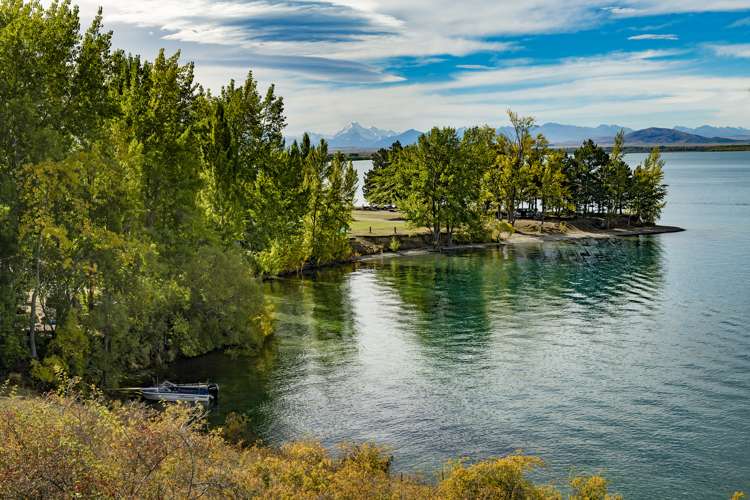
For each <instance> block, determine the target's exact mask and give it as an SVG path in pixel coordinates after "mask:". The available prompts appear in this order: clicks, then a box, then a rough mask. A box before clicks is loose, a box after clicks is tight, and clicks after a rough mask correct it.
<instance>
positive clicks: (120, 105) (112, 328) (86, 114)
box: [0, 0, 357, 386]
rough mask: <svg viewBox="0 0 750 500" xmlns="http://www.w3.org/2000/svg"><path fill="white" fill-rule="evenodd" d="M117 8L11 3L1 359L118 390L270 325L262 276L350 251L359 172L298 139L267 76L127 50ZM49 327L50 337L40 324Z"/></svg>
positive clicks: (4, 37) (2, 112)
mask: <svg viewBox="0 0 750 500" xmlns="http://www.w3.org/2000/svg"><path fill="white" fill-rule="evenodd" d="M111 37H112V34H111V33H104V32H102V17H101V12H100V13H99V15H97V16H96V17H95V18H94V20H93V22H92V23H91V25H90V27H89V28H88V29H87V30H85V31H84V32H83V33H81V30H80V21H79V17H78V10H77V8H75V7H72V6H71V4H70V2H68V1H62V2H53V3H52V4H49V6H47V7H45V6H43V5H42V4H41V3H39V2H35V1H32V2H24V1H19V0H0V65H2V67H3V71H2V72H1V73H0V102H2V103H3V105H2V106H0V123H3V127H1V128H0V222H1V223H2V224H0V268H1V269H0V271H1V272H0V372H8V371H11V370H27V371H31V372H32V373H33V375H34V376H35V377H36V378H37V379H38V380H40V381H42V382H45V383H46V382H50V381H51V380H52V378H53V373H54V369H55V368H56V367H60V368H64V369H65V370H68V371H69V372H71V373H74V374H77V375H82V376H84V377H86V378H87V379H89V380H93V381H96V382H98V383H100V384H103V385H105V386H113V385H117V384H118V383H119V382H120V380H121V379H122V378H123V377H124V376H125V375H126V374H130V375H138V374H140V373H143V372H146V371H148V370H150V369H152V368H154V367H157V366H159V365H161V364H163V363H166V362H169V361H171V360H173V359H175V358H176V357H178V356H195V355H199V354H202V353H205V352H208V351H210V350H213V349H218V348H225V347H231V348H235V349H253V348H255V347H257V346H258V345H260V344H261V343H262V342H263V340H264V338H265V337H266V336H267V335H268V334H269V329H270V328H269V325H270V318H269V309H268V307H267V305H266V304H265V303H264V301H263V298H262V291H261V287H260V282H259V279H258V278H259V276H258V275H259V274H262V275H265V274H278V273H282V272H286V271H294V270H299V269H301V268H302V267H303V266H304V265H305V264H306V263H308V262H313V263H326V262H331V261H336V260H340V259H343V258H346V257H348V255H349V252H350V248H349V244H348V237H347V231H348V228H349V224H350V221H351V210H352V205H353V198H354V191H355V188H356V182H357V178H356V172H355V171H354V169H353V167H352V165H351V162H347V161H345V160H344V159H343V157H334V158H333V160H330V158H329V157H328V151H327V146H326V145H325V144H324V143H323V144H320V145H319V146H317V147H312V146H311V145H310V144H309V139H306V141H303V144H301V145H297V144H293V145H292V146H291V147H289V148H287V147H286V145H285V144H284V140H283V129H284V126H285V117H284V106H283V101H282V99H281V98H280V97H278V96H277V95H276V94H275V90H274V87H273V86H271V87H270V88H269V89H267V90H266V91H265V92H264V93H261V92H260V91H259V90H258V85H257V82H256V81H255V79H254V78H253V75H252V73H248V76H247V78H246V80H245V81H244V83H243V84H242V85H236V84H235V82H234V81H230V82H229V84H228V85H227V86H225V87H224V88H223V89H222V90H221V92H220V93H219V94H218V95H216V96H214V95H211V94H210V93H208V92H205V91H204V90H203V89H201V88H200V87H199V86H198V85H196V83H195V81H194V78H193V75H194V68H193V65H192V64H191V63H188V64H184V63H182V62H180V54H179V52H178V53H176V54H173V55H168V54H166V53H165V52H164V51H160V52H159V54H158V55H157V56H156V58H155V59H154V60H153V61H146V60H142V59H141V58H140V57H138V56H133V55H126V54H124V53H123V52H121V51H112V50H111V47H110V41H111ZM42 331H44V332H46V333H45V335H42V336H40V335H38V332H42Z"/></svg>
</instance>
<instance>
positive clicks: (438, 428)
mask: <svg viewBox="0 0 750 500" xmlns="http://www.w3.org/2000/svg"><path fill="white" fill-rule="evenodd" d="M664 157H665V159H666V161H667V168H666V181H667V184H669V186H670V194H669V200H668V205H667V208H666V211H665V213H664V217H663V221H664V223H665V224H672V225H678V226H682V227H685V228H686V229H687V231H686V232H684V233H677V234H670V235H664V236H660V237H651V238H640V239H637V238H636V239H618V240H612V241H588V242H577V243H560V244H548V245H543V246H541V245H526V246H515V247H507V248H502V249H498V250H494V251H486V252H464V253H459V254H452V255H435V254H430V255H423V256H415V257H408V258H397V259H385V260H383V261H382V262H372V263H367V264H362V265H359V266H357V267H342V268H338V269H330V270H326V271H323V272H320V273H318V274H317V275H315V276H311V277H308V278H305V279H296V278H295V279H285V280H277V281H274V282H271V283H268V285H267V293H268V295H269V297H270V298H272V299H273V300H274V302H275V303H276V309H277V311H278V325H277V326H278V329H277V336H276V338H275V339H274V341H273V342H271V343H270V344H269V346H268V348H267V349H266V350H265V351H264V352H263V353H262V354H261V355H259V356H257V357H253V358H238V359H231V358H228V357H226V356H223V355H220V354H216V355H211V356H206V357H203V358H200V359H194V360H188V361H186V362H184V363H182V364H180V365H179V366H176V367H175V368H174V373H172V374H170V376H172V377H176V378H178V379H180V380H185V381H190V380H196V379H211V380H214V381H217V382H219V383H220V384H221V385H222V392H221V402H220V406H219V408H218V412H217V413H216V414H215V415H214V418H216V420H217V421H220V420H221V418H222V414H223V413H225V412H227V411H232V410H235V411H237V410H239V411H245V412H248V413H249V414H250V415H251V416H252V418H253V421H254V422H255V425H256V427H257V430H258V432H259V433H260V434H261V435H262V436H263V437H264V439H265V440H267V441H268V442H271V443H279V442H282V441H285V440H289V439H299V438H301V437H315V438H318V439H321V440H322V441H323V442H324V443H325V444H327V445H334V444H336V443H338V442H341V441H346V440H354V441H363V440H367V441H375V442H378V443H380V444H384V445H389V446H391V447H392V449H393V452H394V455H395V457H396V461H395V467H396V468H397V469H402V470H409V471H414V470H420V469H421V470H423V471H428V472H429V471H434V470H435V469H436V468H438V467H440V465H441V464H442V463H443V462H444V461H445V460H447V459H448V458H455V457H457V456H459V455H466V456H469V457H472V458H476V459H481V458H487V457H491V456H496V455H499V454H503V453H507V452H510V451H513V450H516V449H523V450H525V451H526V452H529V453H534V454H537V455H540V456H542V457H543V458H544V459H545V460H546V461H547V463H548V465H549V468H548V470H547V471H546V474H547V477H555V478H565V477H567V475H568V473H569V472H570V469H569V467H570V466H573V465H575V466H578V467H580V468H582V469H584V470H589V471H590V470H592V469H597V468H603V469H604V473H605V474H606V475H607V477H608V478H609V479H611V480H612V482H613V484H614V487H615V489H617V490H618V491H620V492H621V493H624V494H625V495H626V496H627V497H628V498H675V497H684V498H728V497H729V496H730V494H731V492H732V491H734V490H735V489H743V490H745V491H748V490H750V455H749V454H748V443H750V424H748V414H750V328H749V327H748V325H750V266H748V265H747V262H748V261H749V260H750V204H748V200H750V153H747V152H740V153H667V154H665V155H664ZM640 159H642V156H636V155H628V157H627V158H626V160H627V161H629V162H631V163H637V162H638V161H640Z"/></svg>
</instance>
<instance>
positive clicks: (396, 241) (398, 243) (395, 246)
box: [388, 236, 401, 252]
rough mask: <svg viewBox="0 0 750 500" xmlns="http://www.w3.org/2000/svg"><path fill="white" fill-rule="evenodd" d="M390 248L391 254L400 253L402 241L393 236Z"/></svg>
mask: <svg viewBox="0 0 750 500" xmlns="http://www.w3.org/2000/svg"><path fill="white" fill-rule="evenodd" d="M388 248H390V250H391V252H398V251H399V249H400V248H401V241H400V240H399V239H398V238H397V237H395V236H391V242H390V243H389V244H388Z"/></svg>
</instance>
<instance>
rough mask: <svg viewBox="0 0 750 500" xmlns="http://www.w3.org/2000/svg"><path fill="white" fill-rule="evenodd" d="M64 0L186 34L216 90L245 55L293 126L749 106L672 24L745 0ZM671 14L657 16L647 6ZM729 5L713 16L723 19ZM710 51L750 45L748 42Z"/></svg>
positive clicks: (628, 116) (149, 49)
mask: <svg viewBox="0 0 750 500" xmlns="http://www.w3.org/2000/svg"><path fill="white" fill-rule="evenodd" d="M42 1H43V2H44V3H46V4H49V3H50V2H51V1H52V0H42ZM73 1H74V2H75V3H78V4H80V6H81V12H82V13H83V14H84V17H85V16H86V15H88V16H92V15H93V13H94V12H96V8H97V7H98V5H99V4H103V7H104V16H105V23H106V24H107V26H108V27H114V28H115V45H116V46H119V47H123V48H125V49H126V50H133V51H136V52H142V53H145V54H146V55H153V53H154V52H155V50H156V49H157V48H158V47H160V46H166V47H167V48H168V49H169V50H175V49H176V48H178V47H179V48H182V49H183V55H184V57H185V58H186V59H189V60H194V61H196V63H197V64H196V76H197V79H198V80H199V81H200V82H201V83H202V84H204V85H205V86H207V87H210V88H212V89H214V90H216V89H218V87H219V86H220V85H222V84H224V83H226V82H227V81H228V79H229V78H235V79H241V78H243V77H244V75H245V73H246V72H247V69H248V68H253V71H254V74H255V75H256V77H257V78H258V79H259V80H260V81H261V83H262V84H264V85H265V84H268V83H272V82H275V83H277V87H278V91H279V93H280V94H281V95H283V96H285V103H286V106H287V112H288V116H289V123H290V124H291V127H290V132H291V133H296V132H299V131H301V130H327V129H328V130H333V129H336V128H338V127H340V125H341V124H342V123H347V122H349V121H351V120H360V121H362V122H365V123H372V124H377V125H378V126H385V127H391V128H397V129H402V128H406V127H411V126H413V127H416V128H423V127H427V126H431V125H433V124H434V123H442V124H449V125H465V124H467V122H485V121H486V122H490V123H495V122H497V121H498V120H499V119H500V117H501V116H503V115H504V110H505V108H507V107H508V106H512V107H514V108H518V111H519V112H523V113H530V114H535V115H537V117H538V118H539V119H540V120H557V121H561V120H564V121H568V122H571V121H572V122H575V121H579V122H583V123H586V122H589V123H591V122H598V121H599V120H602V119H606V120H612V121H616V120H619V121H622V122H623V124H624V125H629V126H639V125H651V124H656V123H657V122H659V121H660V120H661V122H662V123H664V124H669V123H672V122H674V121H676V119H675V116H674V115H675V113H686V114H690V116H694V117H695V120H696V121H722V120H721V119H725V120H723V121H735V122H737V123H741V121H743V120H745V121H746V117H745V114H746V113H744V112H743V110H747V109H748V106H749V105H750V103H749V102H748V100H749V99H750V95H749V94H750V93H748V92H747V83H746V82H747V76H748V75H747V74H745V75H738V76H737V77H736V78H730V77H729V76H725V75H720V74H719V70H717V69H716V67H715V65H714V66H711V67H708V66H707V65H704V66H701V64H698V63H697V62H696V60H697V58H699V57H700V55H701V52H700V51H697V52H696V51H692V52H691V55H689V56H688V55H686V54H685V53H684V51H683V52H679V49H680V47H681V45H680V44H681V43H682V42H681V41H680V40H679V36H678V35H679V34H681V32H680V31H679V30H678V28H677V27H676V26H675V27H667V25H668V24H670V23H672V22H673V19H675V18H676V17H677V16H678V15H679V14H684V13H701V12H719V11H722V12H729V11H741V10H743V9H745V10H750V0H715V1H706V0H615V1H613V0H533V1H528V0H503V1H502V2H498V1H497V0H474V1H472V2H471V5H470V7H467V4H466V3H465V2H457V1H456V0H410V1H408V2H405V1H403V0H158V1H157V0H73ZM87 13H88V14H87ZM667 14H669V15H670V17H669V21H668V23H667V24H664V23H662V22H661V21H662V20H663V19H664V18H660V17H653V16H661V15H667ZM745 15H747V14H745ZM725 16H726V17H724V18H723V19H724V20H723V21H722V22H723V24H722V26H721V27H724V25H727V24H729V22H730V20H731V19H732V18H731V17H729V15H726V14H725ZM636 19H637V21H634V20H636ZM746 21H747V25H750V18H743V19H739V20H737V21H735V22H734V23H733V24H732V25H733V26H734V27H738V26H745V25H746V24H745V22H746ZM674 22H675V23H679V22H680V21H679V20H675V21H674ZM618 23H619V26H618ZM639 24H642V26H640V27H637V26H638V25H639ZM646 24H652V25H653V26H647V25H646ZM613 26H616V27H619V28H620V29H619V30H613V32H614V31H616V33H614V34H612V36H611V38H610V39H607V40H605V41H606V42H607V43H609V42H611V40H612V39H613V38H616V41H615V42H614V44H613V45H602V46H609V47H611V49H608V50H609V53H606V54H601V55H599V56H591V52H590V46H591V44H589V43H587V42H583V43H574V44H571V45H570V47H568V46H565V47H560V46H553V45H554V44H555V43H557V40H563V39H566V38H565V37H568V36H578V35H573V33H575V32H587V33H588V35H585V34H584V33H581V36H589V37H590V38H589V39H592V38H591V37H594V36H596V35H593V34H592V33H594V32H595V30H594V28H596V31H602V32H603V31H606V30H607V29H609V28H610V27H613ZM626 26H633V27H637V28H636V30H634V31H630V30H628V31H624V30H623V29H622V28H624V27H626ZM662 31H669V32H671V33H660V32H662ZM734 33H735V34H736V33H737V32H736V31H735V32H734ZM538 35H550V36H549V37H545V38H543V39H542V38H541V37H539V38H538V37H537V36H538ZM628 35H633V36H630V38H629V39H630V40H634V41H635V40H665V41H671V42H674V43H670V44H669V45H670V47H674V48H675V50H672V51H667V50H662V51H653V50H652V51H639V52H632V50H631V49H632V47H635V46H638V44H636V43H630V42H628V41H626V40H625V38H626V37H627V36H628ZM555 37H557V38H555ZM691 39H692V38H691ZM539 40H543V41H542V42H541V43H537V42H538V41H539ZM527 42H528V43H527ZM577 42H578V40H577ZM592 43H595V42H592ZM618 43H619V44H620V45H619V48H620V50H619V51H618V50H616V49H615V48H616V47H618V45H616V44H618ZM584 46H585V47H586V49H585V50H581V47H584ZM626 46H629V47H626ZM709 49H710V51H711V53H712V54H715V55H717V56H722V57H727V58H729V57H735V58H747V57H750V56H749V55H748V53H750V48H748V46H747V45H744V44H739V45H730V44H728V43H723V44H718V43H717V44H714V45H712V46H711V47H709ZM569 50H570V51H571V52H569ZM576 50H579V52H576ZM703 54H704V55H705V52H704V53H703ZM566 56H569V57H566ZM570 56H572V57H570ZM576 56H577V57H576ZM691 58H692V61H691V60H690V59H691ZM691 62H692V63H693V64H690V63H691ZM724 64H727V65H729V64H732V63H731V61H724ZM746 73H750V71H748V72H746ZM717 75H718V76H717ZM740 76H745V79H744V80H743V79H742V78H740ZM743 81H744V82H745V83H742V82H743ZM673 82H674V85H672V84H673ZM738 89H742V90H738ZM321 109H324V110H325V113H321V112H320V110H321ZM680 116H682V115H680ZM679 121H681V122H685V123H688V122H689V121H690V120H683V119H681V120H679ZM745 124H746V125H747V123H745Z"/></svg>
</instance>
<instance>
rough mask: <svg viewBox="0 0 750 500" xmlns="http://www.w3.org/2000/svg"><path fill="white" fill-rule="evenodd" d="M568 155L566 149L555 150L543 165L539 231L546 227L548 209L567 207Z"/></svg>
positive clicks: (540, 188) (540, 185) (540, 184)
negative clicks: (545, 217) (566, 176)
mask: <svg viewBox="0 0 750 500" xmlns="http://www.w3.org/2000/svg"><path fill="white" fill-rule="evenodd" d="M566 156H567V155H566V154H565V152H564V151H554V152H552V153H550V154H549V155H548V156H547V159H546V161H545V162H544V164H543V165H542V175H541V178H540V183H539V199H540V200H541V203H542V210H541V214H542V220H541V224H540V225H539V231H540V232H541V231H542V229H543V228H544V216H545V214H546V211H547V210H548V209H550V208H551V209H555V210H559V209H562V208H566V207H567V204H568V198H569V192H568V187H567V185H566V184H567V182H566V179H565V174H564V173H563V164H564V162H565V157H566Z"/></svg>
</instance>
